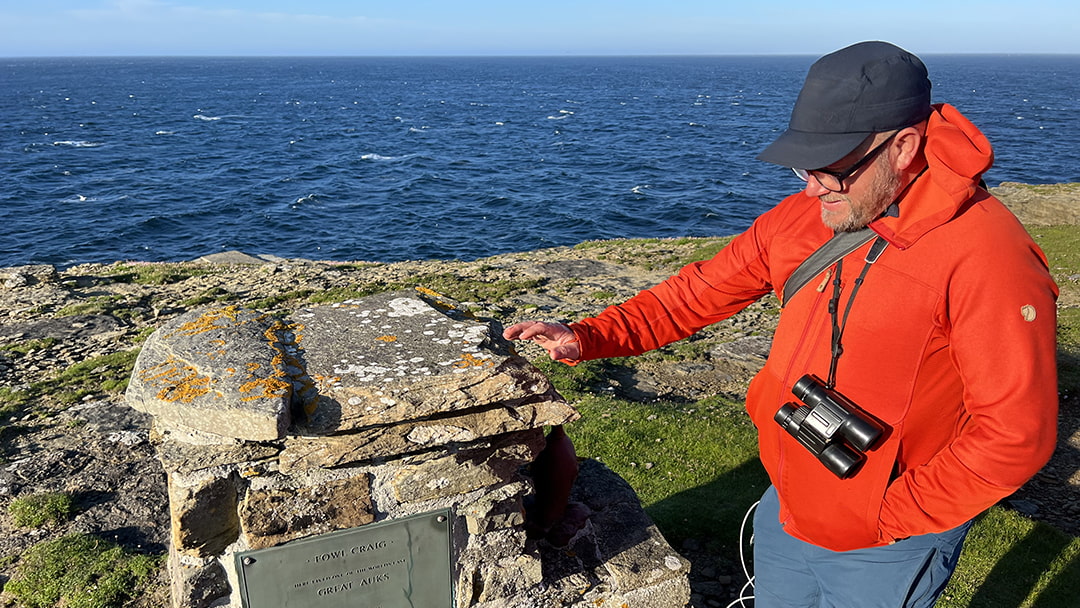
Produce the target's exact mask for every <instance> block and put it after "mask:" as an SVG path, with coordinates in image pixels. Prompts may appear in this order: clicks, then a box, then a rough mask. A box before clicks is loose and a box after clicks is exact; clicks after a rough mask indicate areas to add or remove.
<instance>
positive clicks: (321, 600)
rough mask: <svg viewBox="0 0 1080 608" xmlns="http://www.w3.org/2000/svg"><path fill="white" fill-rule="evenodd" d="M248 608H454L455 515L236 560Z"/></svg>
mask: <svg viewBox="0 0 1080 608" xmlns="http://www.w3.org/2000/svg"><path fill="white" fill-rule="evenodd" d="M236 571H237V572H238V573H239V579H240V595H241V598H242V600H243V605H244V607H245V608H284V607H286V606H288V607H289V608H309V607H312V608H315V607H317V608H336V607H338V606H362V607H363V608H452V606H453V600H454V598H453V583H452V580H451V579H452V576H453V574H452V572H451V568H450V510H449V509H445V510H442V511H433V512H431V513H424V514H421V515H414V516H411V517H406V518H402V519H395V520H390V521H384V522H379V523H377V524H368V525H366V526H361V527H359V528H352V529H349V530H341V531H339V532H331V533H330V534H323V535H321V536H315V537H312V538H305V539H302V540H297V541H293V542H290V543H287V544H284V545H281V546H280V547H271V548H269V549H259V550H257V551H244V552H241V553H237V554H236Z"/></svg>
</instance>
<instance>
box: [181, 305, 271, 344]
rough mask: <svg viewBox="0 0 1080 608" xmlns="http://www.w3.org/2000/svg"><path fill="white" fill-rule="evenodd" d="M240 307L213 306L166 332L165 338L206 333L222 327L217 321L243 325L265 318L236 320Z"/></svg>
mask: <svg viewBox="0 0 1080 608" xmlns="http://www.w3.org/2000/svg"><path fill="white" fill-rule="evenodd" d="M240 312H241V311H240V309H239V308H237V307H236V306H226V307H224V308H215V309H214V310H208V311H206V312H205V313H203V315H202V316H201V317H199V318H198V319H195V320H194V321H188V322H187V323H184V324H183V325H181V326H180V327H179V328H177V330H176V331H174V332H172V333H170V334H167V335H166V336H165V337H166V338H171V337H173V336H175V335H177V334H180V335H185V336H195V335H198V334H202V333H206V332H208V331H212V330H215V329H223V328H222V327H221V326H219V325H218V322H219V321H222V320H224V321H226V322H227V323H228V324H231V325H244V324H246V323H251V322H253V321H259V320H262V319H264V318H265V315H261V316H258V317H253V318H251V319H247V320H245V321H239V322H238V321H237V319H238V318H239V316H240Z"/></svg>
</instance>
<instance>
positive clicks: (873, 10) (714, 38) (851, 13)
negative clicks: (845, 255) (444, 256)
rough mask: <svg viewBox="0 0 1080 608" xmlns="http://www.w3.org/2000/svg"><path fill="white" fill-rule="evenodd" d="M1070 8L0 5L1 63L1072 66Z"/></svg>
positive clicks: (190, 2)
mask: <svg viewBox="0 0 1080 608" xmlns="http://www.w3.org/2000/svg"><path fill="white" fill-rule="evenodd" d="M1078 24H1080V2H1077V0H1031V1H1028V2H1016V1H1015V0H1012V1H1009V2H1002V1H1000V0H975V1H969V0H961V1H955V2H954V1H950V0H936V1H925V0H905V1H901V2H872V1H870V0H863V1H861V2H858V1H854V0H850V1H848V2H831V1H829V0H823V1H819V2H793V1H791V0H777V1H770V0H739V1H737V2H732V1H729V0H650V1H648V2H646V1H644V0H622V1H618V0H572V1H562V0H549V1H547V2H516V1H514V0H498V1H494V0H491V1H489V0H475V1H474V0H380V1H379V2H369V1H366V0H351V1H350V0H307V1H302V2H297V1H296V0H0V57H26V56H87V55H653V54H707V55H712V54H748V53H749V54H761V53H767V54H769V53H799V54H813V55H818V54H822V53H826V52H829V51H832V50H835V49H837V48H840V47H842V46H846V45H847V44H850V43H852V42H856V41H859V40H868V39H880V40H888V41H891V42H894V43H896V44H899V45H901V46H904V47H906V48H908V49H909V50H912V51H914V52H916V53H919V54H926V53H1080V35H1078V32H1080V29H1078V28H1080V25H1078Z"/></svg>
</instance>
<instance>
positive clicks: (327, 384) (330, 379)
mask: <svg viewBox="0 0 1080 608" xmlns="http://www.w3.org/2000/svg"><path fill="white" fill-rule="evenodd" d="M314 378H315V383H316V384H317V385H318V386H319V387H320V388H322V389H328V388H333V386H334V385H335V384H338V383H340V382H341V376H324V375H322V374H315V376H314Z"/></svg>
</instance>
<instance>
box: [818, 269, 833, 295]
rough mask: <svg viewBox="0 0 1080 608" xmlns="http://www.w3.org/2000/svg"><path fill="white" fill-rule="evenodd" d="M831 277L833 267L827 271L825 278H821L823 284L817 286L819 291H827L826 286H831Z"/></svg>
mask: <svg viewBox="0 0 1080 608" xmlns="http://www.w3.org/2000/svg"><path fill="white" fill-rule="evenodd" d="M830 278H832V268H830V269H828V270H826V271H825V278H823V279H821V284H820V285H818V286H817V292H818V293H824V292H825V288H826V287H828V286H829V279H830Z"/></svg>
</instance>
